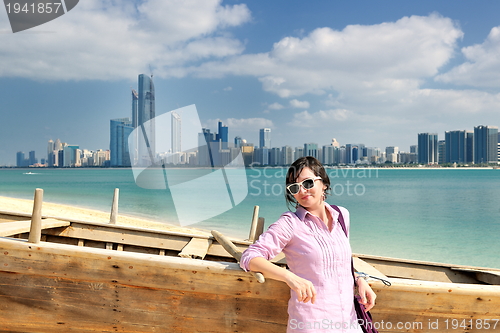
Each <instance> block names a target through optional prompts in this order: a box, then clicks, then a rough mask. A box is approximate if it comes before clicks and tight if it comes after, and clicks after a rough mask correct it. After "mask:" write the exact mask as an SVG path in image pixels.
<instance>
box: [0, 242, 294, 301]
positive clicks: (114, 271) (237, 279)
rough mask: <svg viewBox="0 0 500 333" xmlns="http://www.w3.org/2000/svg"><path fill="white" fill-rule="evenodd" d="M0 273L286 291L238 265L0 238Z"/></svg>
mask: <svg viewBox="0 0 500 333" xmlns="http://www.w3.org/2000/svg"><path fill="white" fill-rule="evenodd" d="M0 253H2V255H1V256H0V272H1V271H5V272H11V273H19V274H26V273H28V274H30V275H33V274H37V275H46V276H54V277H60V278H67V279H76V280H79V281H95V282H106V281H116V282H117V283H123V284H127V285H134V286H138V287H145V288H151V289H174V290H179V291H194V290H196V291H197V292H203V293H216V294H219V295H232V296H233V297H237V296H238V295H244V296H245V297H252V298H253V297H255V298H259V299H269V298H275V297H277V295H280V296H279V297H281V296H284V297H285V298H286V299H287V300H288V298H287V297H289V294H290V289H289V288H288V286H287V285H286V284H285V283H283V282H278V281H274V280H270V281H269V283H264V284H260V283H257V281H256V279H255V278H254V277H253V276H252V275H251V274H250V273H247V272H244V271H243V270H242V269H241V268H240V267H239V265H238V264H236V263H229V262H215V261H202V260H189V259H185V258H179V257H170V256H159V255H148V254H142V253H133V252H126V251H114V250H105V249H97V248H87V247H78V246H70V245H65V244H53V243H40V244H37V245H33V244H29V243H27V242H25V241H19V240H14V239H8V238H0Z"/></svg>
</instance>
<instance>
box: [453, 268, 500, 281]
mask: <svg viewBox="0 0 500 333" xmlns="http://www.w3.org/2000/svg"><path fill="white" fill-rule="evenodd" d="M451 269H452V270H454V271H459V272H467V273H472V274H474V276H475V277H476V279H478V280H479V281H481V282H484V283H487V284H494V285H500V272H499V271H493V270H484V269H483V270H480V269H471V268H461V267H451Z"/></svg>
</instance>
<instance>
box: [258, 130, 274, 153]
mask: <svg viewBox="0 0 500 333" xmlns="http://www.w3.org/2000/svg"><path fill="white" fill-rule="evenodd" d="M259 143H260V148H264V147H265V148H271V129H270V128H261V129H260V135H259Z"/></svg>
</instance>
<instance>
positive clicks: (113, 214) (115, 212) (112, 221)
mask: <svg viewBox="0 0 500 333" xmlns="http://www.w3.org/2000/svg"><path fill="white" fill-rule="evenodd" d="M119 193H120V189H119V188H115V193H114V194H113V204H112V205H111V215H110V217H109V223H110V224H116V219H117V218H118V197H119Z"/></svg>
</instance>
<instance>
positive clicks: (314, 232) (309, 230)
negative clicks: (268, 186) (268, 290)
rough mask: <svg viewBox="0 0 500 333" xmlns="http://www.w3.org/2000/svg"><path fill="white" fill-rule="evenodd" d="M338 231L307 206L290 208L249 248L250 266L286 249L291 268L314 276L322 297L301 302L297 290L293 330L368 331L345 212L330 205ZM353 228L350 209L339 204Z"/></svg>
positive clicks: (246, 255) (292, 311) (290, 323)
mask: <svg viewBox="0 0 500 333" xmlns="http://www.w3.org/2000/svg"><path fill="white" fill-rule="evenodd" d="M325 206H326V207H327V210H328V212H329V213H330V214H331V216H332V218H333V227H332V231H331V232H330V231H329V230H328V227H327V226H326V225H325V223H323V221H321V219H319V218H318V217H316V216H315V215H313V214H311V213H309V212H308V211H307V210H306V209H304V208H303V207H299V208H298V209H297V211H296V213H292V212H286V213H284V214H283V215H281V217H280V218H279V219H278V220H277V221H276V222H275V223H273V224H272V225H271V226H270V227H269V229H268V230H267V231H266V232H265V233H263V234H262V235H261V236H260V237H259V239H258V240H257V241H256V242H255V244H253V245H250V247H249V248H248V249H247V250H246V251H245V252H244V253H243V256H242V258H241V262H240V265H241V267H242V268H243V269H244V270H245V271H248V270H249V267H248V265H249V262H250V260H251V259H252V258H255V257H264V258H265V259H267V260H270V259H272V258H274V257H275V256H276V255H277V254H278V253H280V252H283V253H284V254H285V256H286V261H287V264H288V267H289V268H290V270H291V271H292V272H293V273H295V274H296V275H298V276H300V277H302V278H304V279H307V280H309V281H311V282H312V283H313V285H314V287H315V289H316V292H317V296H316V302H315V303H314V304H312V303H311V302H308V303H303V302H298V301H297V294H296V293H295V292H294V291H293V290H291V297H290V300H289V302H288V315H289V317H288V326H287V332H288V333H290V332H308V333H311V332H349V333H351V332H362V331H361V329H360V328H359V327H357V325H356V319H357V318H356V312H355V310H354V303H353V297H354V290H353V283H354V282H353V278H352V273H351V256H352V253H351V247H350V245H349V239H348V238H347V237H346V235H345V233H344V231H343V230H342V227H341V226H340V224H339V222H338V216H339V213H338V212H337V211H335V210H334V209H333V208H331V207H330V205H328V204H326V205H325ZM339 208H340V210H341V212H342V216H343V217H344V222H345V224H346V228H347V230H348V231H349V212H348V211H347V209H345V208H343V207H339Z"/></svg>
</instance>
